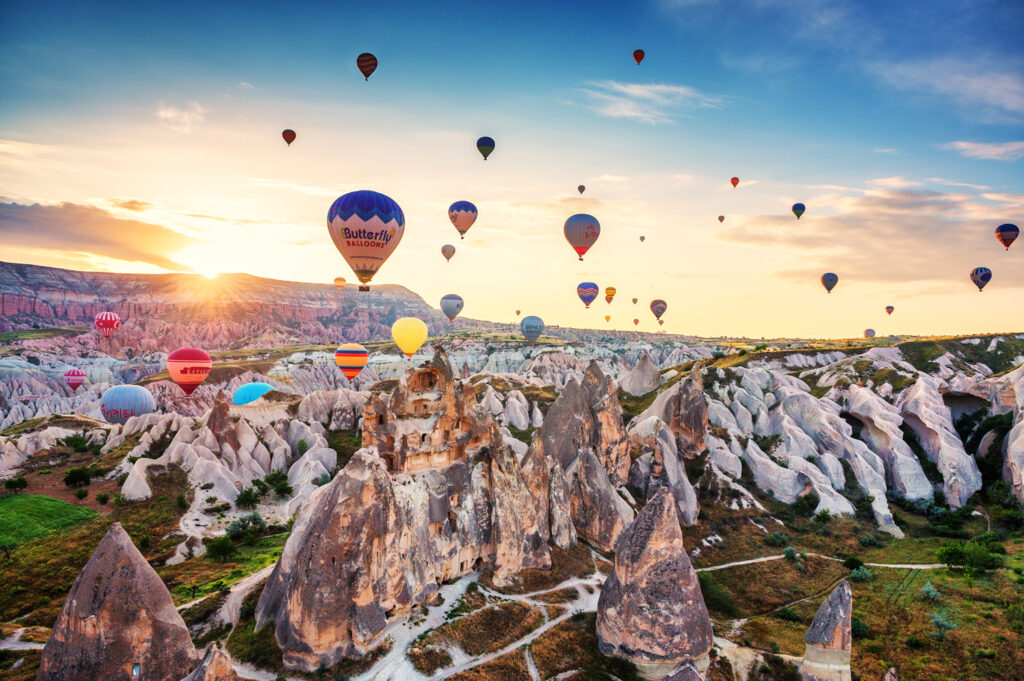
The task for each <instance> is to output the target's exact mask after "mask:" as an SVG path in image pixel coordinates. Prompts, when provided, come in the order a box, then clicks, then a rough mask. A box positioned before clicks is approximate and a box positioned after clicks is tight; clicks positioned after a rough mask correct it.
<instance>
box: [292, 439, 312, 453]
mask: <svg viewBox="0 0 1024 681" xmlns="http://www.w3.org/2000/svg"><path fill="white" fill-rule="evenodd" d="M308 449H309V445H308V444H306V441H305V440H299V441H298V442H296V443H295V451H297V452H298V453H299V456H302V455H303V454H305V453H306V450H308Z"/></svg>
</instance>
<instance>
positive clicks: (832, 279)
mask: <svg viewBox="0 0 1024 681" xmlns="http://www.w3.org/2000/svg"><path fill="white" fill-rule="evenodd" d="M838 283H839V277H838V276H837V275H835V274H832V273H831V272H826V273H825V274H823V275H821V285H822V286H824V287H825V290H826V291H828V292H829V293H832V289H834V288H835V287H836V284H838Z"/></svg>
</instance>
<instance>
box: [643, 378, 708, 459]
mask: <svg viewBox="0 0 1024 681" xmlns="http://www.w3.org/2000/svg"><path fill="white" fill-rule="evenodd" d="M700 372H701V366H700V365H699V364H698V365H696V366H695V367H694V369H693V370H692V371H691V372H690V375H689V376H688V377H686V378H685V379H683V380H681V381H679V382H677V383H676V384H675V385H673V386H672V387H670V388H668V389H666V390H664V391H663V392H661V393H660V394H659V395H658V397H657V398H655V400H654V402H653V403H652V404H651V406H650V407H648V408H647V409H645V410H644V412H643V413H642V414H640V415H638V416H637V417H636V418H635V419H634V420H633V423H642V422H643V421H645V420H647V419H649V418H651V417H653V416H656V417H657V418H659V419H661V420H662V421H663V422H664V423H665V424H666V425H667V426H668V428H669V430H670V431H672V434H673V435H675V436H676V440H677V442H676V445H677V447H678V449H679V452H680V454H682V455H683V456H685V457H687V458H692V457H693V456H695V455H697V454H700V453H701V451H703V450H704V435H705V433H706V432H707V430H708V408H707V404H706V403H705V401H704V394H703V390H704V381H703V378H702V376H701V373H700ZM630 426H631V427H632V423H631V424H630Z"/></svg>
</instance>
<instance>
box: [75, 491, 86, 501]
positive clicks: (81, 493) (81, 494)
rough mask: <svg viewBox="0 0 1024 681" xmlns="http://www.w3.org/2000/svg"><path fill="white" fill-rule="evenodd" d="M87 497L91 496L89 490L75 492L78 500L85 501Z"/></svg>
mask: <svg viewBox="0 0 1024 681" xmlns="http://www.w3.org/2000/svg"><path fill="white" fill-rule="evenodd" d="M87 496H89V490H87V489H76V490H75V498H76V499H85V498H86V497H87Z"/></svg>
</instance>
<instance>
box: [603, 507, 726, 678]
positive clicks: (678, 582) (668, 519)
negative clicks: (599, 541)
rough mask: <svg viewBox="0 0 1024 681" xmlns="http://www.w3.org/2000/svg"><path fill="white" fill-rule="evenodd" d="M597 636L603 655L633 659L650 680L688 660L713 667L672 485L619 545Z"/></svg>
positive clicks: (703, 667)
mask: <svg viewBox="0 0 1024 681" xmlns="http://www.w3.org/2000/svg"><path fill="white" fill-rule="evenodd" d="M597 636H598V640H599V647H600V649H601V652H602V653H604V654H605V655H619V656H621V657H624V658H626V659H628V660H630V661H631V662H633V663H634V664H636V665H637V666H638V667H639V668H640V669H641V671H642V673H643V674H644V675H645V676H646V677H647V678H660V677H661V676H663V675H666V674H670V673H674V672H676V671H679V668H680V667H682V666H684V665H686V664H687V663H691V662H692V663H693V664H694V665H695V666H696V667H697V668H698V669H699V670H706V669H707V667H708V664H709V662H710V660H709V658H708V653H709V652H710V651H711V646H712V643H713V638H712V632H711V620H710V619H709V617H708V611H707V607H706V606H705V605H704V596H703V595H702V594H701V590H700V582H699V581H698V580H697V572H696V571H695V570H694V569H693V566H692V565H691V564H690V559H689V557H688V556H687V554H686V549H685V548H684V547H683V535H682V531H681V530H680V529H679V521H678V518H677V515H676V508H675V503H674V500H673V498H672V495H671V494H670V493H669V491H668V489H667V488H664V487H663V488H661V489H659V490H658V492H657V493H656V494H655V495H654V496H653V497H652V498H651V499H650V501H648V502H647V505H646V506H645V507H644V508H643V510H642V511H640V514H639V515H638V516H637V518H636V520H635V521H634V522H633V523H632V524H631V525H630V526H629V527H627V528H626V530H625V531H624V532H623V533H622V534H621V535H620V536H619V539H618V541H617V542H616V543H615V569H614V570H613V571H612V573H611V574H610V575H609V576H608V579H607V580H606V581H605V583H604V586H603V587H602V588H601V596H600V599H599V600H598V604H597ZM683 678H685V677H683Z"/></svg>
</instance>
